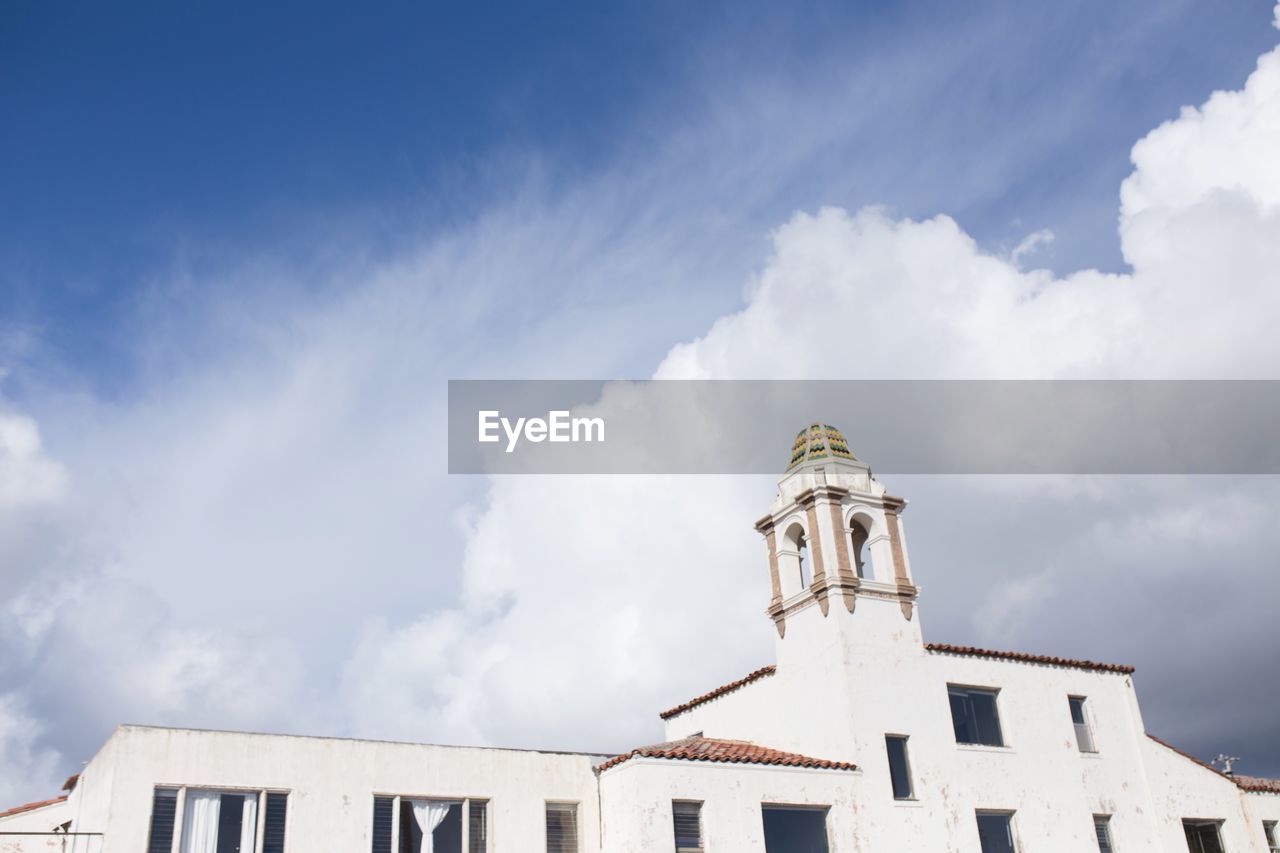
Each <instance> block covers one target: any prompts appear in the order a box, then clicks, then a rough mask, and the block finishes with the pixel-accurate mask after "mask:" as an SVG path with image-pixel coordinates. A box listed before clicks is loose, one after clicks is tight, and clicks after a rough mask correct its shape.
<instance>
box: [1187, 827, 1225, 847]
mask: <svg viewBox="0 0 1280 853" xmlns="http://www.w3.org/2000/svg"><path fill="white" fill-rule="evenodd" d="M1221 829H1222V821H1220V820H1190V819H1188V820H1184V821H1183V822H1182V831H1183V832H1184V833H1186V836H1187V849H1188V850H1189V851H1191V853H1223V849H1222V831H1221Z"/></svg>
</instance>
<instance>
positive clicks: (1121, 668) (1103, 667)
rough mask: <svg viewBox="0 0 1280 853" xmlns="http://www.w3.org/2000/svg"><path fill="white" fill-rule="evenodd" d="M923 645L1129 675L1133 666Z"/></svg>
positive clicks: (944, 651)
mask: <svg viewBox="0 0 1280 853" xmlns="http://www.w3.org/2000/svg"><path fill="white" fill-rule="evenodd" d="M924 647H925V648H926V649H928V650H929V651H931V652H941V653H942V654H948V655H966V656H969V657H979V658H997V659H999V660H1011V661H1018V662H1020V663H1041V664H1046V665H1048V666H1066V667H1072V668H1074V669H1092V670H1096V671H1097V672H1116V673H1120V674H1123V675H1129V674H1131V673H1132V672H1133V667H1131V666H1126V665H1125V664H1119V663H1098V662H1097V661H1092V660H1079V659H1076V658H1059V657H1053V656H1052V655H1032V654H1027V653H1026V652H1001V651H995V650H993V649H979V648H975V647H974V646H953V645H951V644H950V643H925V644H924Z"/></svg>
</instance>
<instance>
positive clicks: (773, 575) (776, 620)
mask: <svg viewBox="0 0 1280 853" xmlns="http://www.w3.org/2000/svg"><path fill="white" fill-rule="evenodd" d="M756 530H758V531H760V532H761V533H763V534H764V541H765V544H766V545H767V546H768V547H769V583H770V584H771V586H772V588H773V596H772V597H771V598H770V599H769V610H768V613H769V616H770V617H772V618H773V624H774V627H775V628H777V629H778V636H779V637H782V636H783V635H785V634H786V632H787V626H786V619H785V617H784V616H783V615H782V578H781V577H779V575H778V534H777V531H776V530H775V529H774V526H773V518H772V517H771V516H767V515H766V516H765V517H764V518H762V519H760V520H759V521H757V522H756Z"/></svg>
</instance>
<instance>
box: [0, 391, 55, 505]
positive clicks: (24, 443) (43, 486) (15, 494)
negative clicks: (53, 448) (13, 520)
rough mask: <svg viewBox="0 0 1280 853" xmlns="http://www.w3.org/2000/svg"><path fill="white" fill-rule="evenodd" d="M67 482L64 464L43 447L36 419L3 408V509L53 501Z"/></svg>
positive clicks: (0, 449) (0, 485) (0, 434)
mask: <svg viewBox="0 0 1280 853" xmlns="http://www.w3.org/2000/svg"><path fill="white" fill-rule="evenodd" d="M0 378H3V377H2V376H0ZM66 481H67V474H66V471H65V469H64V468H63V467H62V465H60V464H59V463H58V462H56V461H55V460H53V459H50V458H49V457H48V456H46V455H45V454H44V452H43V450H42V449H41V445H40V429H39V427H38V426H37V424H36V422H35V421H34V420H33V419H31V418H29V417H25V416H23V415H19V414H15V413H12V412H4V411H0V511H5V510H17V509H21V508H23V507H30V506H39V505H43V504H48V503H52V502H53V501H56V500H58V498H60V497H61V496H62V495H63V492H64V490H65V488H66Z"/></svg>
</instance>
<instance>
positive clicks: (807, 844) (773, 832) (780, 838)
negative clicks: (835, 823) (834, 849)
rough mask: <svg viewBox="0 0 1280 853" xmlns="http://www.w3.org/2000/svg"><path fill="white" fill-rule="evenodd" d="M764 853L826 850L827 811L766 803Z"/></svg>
mask: <svg viewBox="0 0 1280 853" xmlns="http://www.w3.org/2000/svg"><path fill="white" fill-rule="evenodd" d="M761 814H762V817H763V818H764V849H765V853H827V810H826V809H812V808H809V809H807V808H801V807H796V806H790V807H789V806H764V807H762V808H761Z"/></svg>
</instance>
